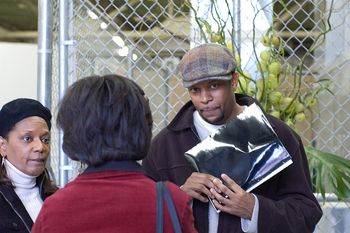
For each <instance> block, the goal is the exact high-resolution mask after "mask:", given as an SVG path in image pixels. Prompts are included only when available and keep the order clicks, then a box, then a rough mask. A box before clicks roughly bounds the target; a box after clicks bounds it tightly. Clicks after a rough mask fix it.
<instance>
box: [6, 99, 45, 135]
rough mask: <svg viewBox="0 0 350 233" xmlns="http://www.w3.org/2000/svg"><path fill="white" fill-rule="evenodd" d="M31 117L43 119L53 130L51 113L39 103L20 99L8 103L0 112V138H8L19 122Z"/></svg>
mask: <svg viewBox="0 0 350 233" xmlns="http://www.w3.org/2000/svg"><path fill="white" fill-rule="evenodd" d="M31 116H38V117H41V118H43V119H44V120H45V121H46V124H47V126H48V128H49V130H50V129H51V117H52V116H51V112H50V110H49V109H48V108H46V107H45V106H43V105H42V104H41V103H40V102H39V101H37V100H33V99H27V98H19V99H15V100H12V101H10V102H8V103H7V104H5V105H4V106H3V107H2V108H1V110H0V136H2V137H6V135H7V134H8V132H10V131H11V129H12V128H13V126H14V125H15V124H16V123H17V122H19V121H21V120H23V119H24V118H27V117H31Z"/></svg>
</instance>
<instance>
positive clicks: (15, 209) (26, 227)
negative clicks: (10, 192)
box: [0, 191, 30, 233]
mask: <svg viewBox="0 0 350 233" xmlns="http://www.w3.org/2000/svg"><path fill="white" fill-rule="evenodd" d="M0 193H1V195H2V196H3V197H4V198H5V201H6V202H7V203H9V205H10V206H11V208H12V209H13V211H15V213H16V214H17V216H18V217H19V218H20V219H21V220H22V222H23V224H24V226H25V227H26V228H27V230H28V233H29V232H30V230H29V227H28V225H27V224H26V222H25V221H24V220H23V218H22V216H21V215H20V214H19V213H18V212H17V210H16V209H15V207H13V205H12V203H11V202H10V201H9V200H8V199H7V198H6V197H5V195H4V193H3V192H1V191H0Z"/></svg>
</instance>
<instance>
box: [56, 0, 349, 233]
mask: <svg viewBox="0 0 350 233" xmlns="http://www.w3.org/2000/svg"><path fill="white" fill-rule="evenodd" d="M217 2H218V3H220V4H222V5H221V6H220V8H219V10H220V11H221V12H222V13H223V14H224V12H225V7H232V9H233V11H234V12H235V13H236V14H237V16H235V17H236V20H237V22H235V23H234V25H231V26H232V27H233V28H234V29H235V30H237V34H236V35H237V38H235V40H236V41H238V42H239V43H240V46H239V47H240V51H241V56H242V62H243V61H244V62H245V64H246V68H247V69H250V68H251V65H252V61H251V59H252V39H253V36H252V35H253V33H252V32H253V30H256V33H257V36H256V39H257V40H260V38H259V37H261V36H262V35H263V33H264V29H261V30H260V29H259V28H253V27H252V25H253V24H252V18H253V16H254V12H256V11H257V9H260V8H261V7H262V6H272V5H271V1H267V0H265V1H262V0H260V1H253V0H247V1H239V0H232V1H226V0H218V1H217ZM54 3H55V4H54V9H55V10H54V14H55V25H54V31H55V34H54V40H55V41H54V44H55V46H54V61H53V66H54V67H59V65H58V64H59V55H58V49H59V44H57V42H59V43H62V41H59V37H58V29H59V28H58V12H59V10H60V9H59V7H58V0H56V1H54ZM209 3H210V1H207V2H206V1H192V4H193V5H194V6H197V7H201V10H200V11H198V12H199V13H200V14H202V16H201V17H208V18H210V11H209V10H208V6H210V4H209ZM349 5H350V4H349V2H348V1H347V0H339V1H336V2H334V5H331V1H326V0H310V1H305V0H298V1H295V0H287V1H276V3H275V4H274V7H271V9H269V8H268V7H266V8H265V10H263V11H261V12H263V14H264V15H265V18H266V20H267V21H269V20H270V22H271V21H272V20H273V28H274V29H275V30H276V31H277V32H278V34H279V35H280V37H281V38H282V39H283V41H282V42H283V45H284V47H285V51H286V55H285V56H284V62H286V63H289V64H291V65H295V64H297V63H298V62H300V60H301V59H303V57H304V55H305V63H304V73H305V75H306V76H310V77H312V78H314V79H322V78H328V79H331V80H332V87H331V89H332V92H333V93H334V95H332V94H330V93H324V94H323V95H322V96H321V98H320V105H319V113H318V114H314V115H312V116H311V117H310V120H309V121H307V122H306V123H305V124H304V125H302V126H301V127H299V133H300V135H301V136H302V137H303V140H304V141H305V142H307V143H312V145H314V146H316V147H317V148H319V149H322V150H326V151H329V152H332V153H336V154H339V155H342V156H344V157H349V156H350V151H349V150H350V133H349V132H350V117H349V115H350V95H349V90H350V87H349V85H350V84H349V82H347V79H346V78H347V76H346V74H348V73H349V71H350V61H349V57H350V42H349V40H348V38H350V17H348V16H349V14H350V6H349ZM69 6H70V7H71V9H70V10H68V11H67V12H68V14H70V16H68V17H67V18H68V19H69V21H68V22H67V25H66V26H67V27H69V32H70V36H71V38H70V40H72V41H73V42H74V43H73V46H71V47H70V55H71V56H69V57H68V59H69V61H67V63H68V65H69V66H70V68H69V70H70V72H68V76H69V77H68V80H69V83H72V82H74V81H75V80H77V79H80V78H82V77H85V76H89V75H93V74H98V75H103V74H109V73H118V74H122V75H124V76H127V77H129V78H131V79H134V80H135V81H136V82H137V83H138V84H139V85H140V86H141V87H143V88H144V90H145V93H146V95H147V96H148V98H149V99H150V105H151V109H152V112H153V118H154V132H153V133H154V135H155V134H157V133H158V132H159V131H160V130H161V129H162V128H163V127H165V126H166V125H167V124H168V123H169V121H170V120H171V119H172V118H173V117H174V115H175V114H176V112H177V111H178V110H179V109H180V107H181V106H182V105H183V104H184V103H185V102H186V101H187V100H188V99H189V98H188V95H187V93H186V90H185V89H184V88H183V87H182V83H181V80H179V78H178V77H177V76H176V75H175V72H174V71H175V68H176V65H177V63H178V62H179V60H180V59H181V57H182V56H183V54H184V53H185V52H186V51H188V50H189V49H190V48H191V47H193V46H194V45H195V44H198V43H201V42H202V40H201V38H200V37H199V32H198V27H197V25H196V23H195V22H194V20H193V12H191V9H190V8H189V7H188V5H186V4H185V1H184V0H173V1H167V0H159V1H140V0H132V1H124V0H118V1H116V0H115V1H112V0H75V1H72V4H71V5H69ZM331 7H333V8H331ZM198 9H199V8H198ZM221 12H220V13H221ZM330 13H332V17H331V18H330V19H328V16H329V14H330ZM327 20H328V21H327ZM247 22H248V24H247ZM328 23H329V24H330V25H331V31H330V32H329V33H327V34H326V35H325V38H324V40H323V41H322V42H323V43H322V44H320V46H319V47H317V49H316V50H314V51H313V52H312V53H310V54H307V53H306V52H307V51H308V50H309V49H310V47H311V46H312V44H313V42H315V41H316V38H317V37H318V36H320V34H321V33H322V32H324V31H325V29H326V28H327V24H328ZM238 29H240V30H239V31H238ZM59 72H60V71H59V70H56V71H55V70H54V74H53V84H52V86H53V94H52V95H53V101H52V102H53V103H52V106H57V103H58V99H59V91H60V90H59V85H60V81H59ZM53 111H54V113H55V112H56V109H55V108H54V109H53ZM53 137H55V138H58V137H59V133H58V132H57V131H56V130H55V129H53ZM54 141H57V140H53V142H54ZM52 149H53V152H52V160H51V165H52V168H53V172H54V174H55V177H56V179H58V177H59V173H60V172H62V167H61V168H60V164H59V161H60V158H58V157H59V156H63V155H59V153H58V150H59V145H57V144H53V148H52ZM67 166H68V167H69V166H71V170H70V171H69V179H72V178H74V177H75V176H76V174H77V171H78V170H79V169H78V167H79V166H78V165H77V164H75V163H73V162H71V161H69V164H67ZM321 205H322V207H323V210H324V216H323V217H322V220H321V221H320V223H319V225H318V226H317V229H316V232H320V233H322V232H327V233H330V232H349V231H350V221H349V218H350V212H349V211H348V209H349V203H348V202H337V201H332V200H328V201H326V202H325V203H321Z"/></svg>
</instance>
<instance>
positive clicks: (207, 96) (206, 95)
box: [201, 90, 212, 103]
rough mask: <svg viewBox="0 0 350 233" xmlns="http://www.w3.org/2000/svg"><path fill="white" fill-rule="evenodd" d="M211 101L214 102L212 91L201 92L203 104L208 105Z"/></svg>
mask: <svg viewBox="0 0 350 233" xmlns="http://www.w3.org/2000/svg"><path fill="white" fill-rule="evenodd" d="M210 100H212V96H211V93H210V91H207V90H203V91H201V101H202V102H203V103H207V102H208V101H210Z"/></svg>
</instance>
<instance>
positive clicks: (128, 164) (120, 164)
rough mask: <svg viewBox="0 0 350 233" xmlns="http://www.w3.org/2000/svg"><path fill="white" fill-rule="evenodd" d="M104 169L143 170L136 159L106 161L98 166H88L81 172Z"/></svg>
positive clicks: (102, 170)
mask: <svg viewBox="0 0 350 233" xmlns="http://www.w3.org/2000/svg"><path fill="white" fill-rule="evenodd" d="M104 171H135V172H143V169H142V167H141V165H140V164H139V163H137V162H136V161H131V160H127V161H108V162H107V163H104V164H102V165H100V166H89V167H88V168H86V169H85V171H84V172H83V174H85V173H91V172H104Z"/></svg>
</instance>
